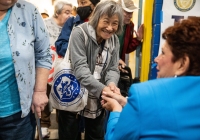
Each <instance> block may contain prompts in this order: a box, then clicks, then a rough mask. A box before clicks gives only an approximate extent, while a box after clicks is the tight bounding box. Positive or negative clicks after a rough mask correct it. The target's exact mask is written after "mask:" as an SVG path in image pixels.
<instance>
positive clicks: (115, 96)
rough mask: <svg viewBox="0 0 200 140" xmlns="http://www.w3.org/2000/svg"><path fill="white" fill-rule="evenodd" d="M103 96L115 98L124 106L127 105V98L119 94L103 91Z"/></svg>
mask: <svg viewBox="0 0 200 140" xmlns="http://www.w3.org/2000/svg"><path fill="white" fill-rule="evenodd" d="M102 96H106V97H110V98H112V99H115V100H116V101H117V102H118V103H119V104H120V105H121V106H122V107H123V106H125V105H126V103H127V98H125V97H124V96H122V95H119V94H115V93H107V92H103V94H102Z"/></svg>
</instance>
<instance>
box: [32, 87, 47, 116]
mask: <svg viewBox="0 0 200 140" xmlns="http://www.w3.org/2000/svg"><path fill="white" fill-rule="evenodd" d="M47 103H48V97H47V95H46V91H35V92H34V93H33V99H32V106H31V109H32V111H33V113H37V115H38V117H39V118H41V111H43V110H44V107H45V106H46V105H47Z"/></svg>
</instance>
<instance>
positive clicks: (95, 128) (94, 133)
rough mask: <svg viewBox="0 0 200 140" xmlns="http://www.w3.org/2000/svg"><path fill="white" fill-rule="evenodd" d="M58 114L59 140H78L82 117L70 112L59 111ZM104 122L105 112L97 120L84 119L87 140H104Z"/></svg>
mask: <svg viewBox="0 0 200 140" xmlns="http://www.w3.org/2000/svg"><path fill="white" fill-rule="evenodd" d="M58 112H59V113H58V135H59V140H77V138H78V135H79V134H80V132H79V130H80V129H79V127H80V125H79V124H80V120H81V117H80V116H79V115H77V114H75V113H72V112H68V111H62V110H59V111H58ZM104 120H105V115H104V111H102V113H101V115H100V116H98V117H97V118H96V119H90V118H85V117H84V122H85V140H104Z"/></svg>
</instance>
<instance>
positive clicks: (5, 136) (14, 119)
mask: <svg viewBox="0 0 200 140" xmlns="http://www.w3.org/2000/svg"><path fill="white" fill-rule="evenodd" d="M35 129H36V121H35V117H34V114H33V113H29V114H28V115H27V116H26V117H25V118H21V112H19V113H16V114H14V115H11V116H9V117H5V118H0V140H34V137H35Z"/></svg>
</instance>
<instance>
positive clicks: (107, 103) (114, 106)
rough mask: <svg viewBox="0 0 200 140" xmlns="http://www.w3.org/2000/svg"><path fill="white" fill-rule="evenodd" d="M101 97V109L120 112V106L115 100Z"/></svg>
mask: <svg viewBox="0 0 200 140" xmlns="http://www.w3.org/2000/svg"><path fill="white" fill-rule="evenodd" d="M101 97H102V99H103V100H102V101H101V105H102V107H103V108H105V109H107V110H109V111H118V112H121V111H122V106H121V105H120V104H119V103H118V102H117V101H116V100H115V99H112V98H110V97H107V96H104V95H102V96H101Z"/></svg>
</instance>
